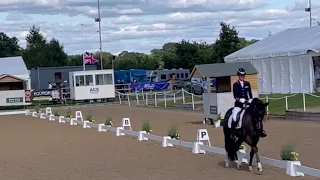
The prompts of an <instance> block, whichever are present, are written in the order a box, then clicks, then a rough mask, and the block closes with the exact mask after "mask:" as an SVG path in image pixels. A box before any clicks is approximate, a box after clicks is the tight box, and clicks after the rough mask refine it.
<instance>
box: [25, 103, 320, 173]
mask: <svg viewBox="0 0 320 180" xmlns="http://www.w3.org/2000/svg"><path fill="white" fill-rule="evenodd" d="M79 114H81V118H80V119H79ZM26 115H32V116H33V117H39V118H40V119H49V121H58V122H59V123H65V124H69V125H80V126H82V127H83V128H96V129H98V131H99V132H109V131H110V132H113V133H115V134H116V136H123V135H129V136H134V137H136V138H137V139H138V140H139V141H146V140H154V141H157V142H160V143H161V145H162V147H173V146H181V147H184V148H187V149H191V150H192V153H194V154H203V153H205V152H211V153H216V154H221V155H225V150H224V149H223V148H219V147H214V146H211V145H210V144H209V145H204V144H203V143H202V142H200V141H196V142H188V141H182V140H176V139H171V138H170V137H168V136H157V135H153V134H148V133H146V132H145V131H132V129H131V123H129V124H130V129H129V130H126V129H125V125H124V123H123V122H124V121H122V127H108V126H106V125H104V124H95V123H92V122H89V121H83V118H82V113H81V111H77V112H76V113H75V117H76V118H65V117H63V116H59V117H58V116H53V115H52V110H51V108H46V113H37V112H30V111H26ZM124 119H125V118H124ZM197 139H198V138H197ZM239 155H240V159H242V158H243V159H247V157H249V154H248V153H241V152H239ZM260 159H261V162H262V163H263V164H267V165H270V166H274V167H278V168H281V169H285V170H286V174H288V175H290V176H304V174H307V175H310V176H315V177H320V170H319V169H315V168H311V167H307V166H302V165H301V164H300V162H299V161H282V160H276V159H271V158H267V157H260Z"/></svg>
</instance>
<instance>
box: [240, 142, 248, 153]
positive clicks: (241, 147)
mask: <svg viewBox="0 0 320 180" xmlns="http://www.w3.org/2000/svg"><path fill="white" fill-rule="evenodd" d="M246 150H247V147H246V146H245V145H244V144H241V145H240V147H239V152H242V153H246Z"/></svg>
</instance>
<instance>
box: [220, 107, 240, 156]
mask: <svg viewBox="0 0 320 180" xmlns="http://www.w3.org/2000/svg"><path fill="white" fill-rule="evenodd" d="M232 109H233V108H230V109H229V110H228V111H227V112H226V114H225V116H224V119H223V133H224V145H225V150H226V152H227V155H228V157H229V159H230V160H231V161H234V160H235V158H236V156H237V150H235V149H236V147H235V143H234V142H233V140H232V139H231V138H230V128H229V126H228V121H229V118H230V116H231V115H232Z"/></svg>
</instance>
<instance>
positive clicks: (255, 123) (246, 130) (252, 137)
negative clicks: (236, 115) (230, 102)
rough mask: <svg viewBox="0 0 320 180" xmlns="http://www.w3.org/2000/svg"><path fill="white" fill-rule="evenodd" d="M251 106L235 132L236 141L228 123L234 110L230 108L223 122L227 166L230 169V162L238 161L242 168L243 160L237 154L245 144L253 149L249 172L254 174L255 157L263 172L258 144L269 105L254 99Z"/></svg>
mask: <svg viewBox="0 0 320 180" xmlns="http://www.w3.org/2000/svg"><path fill="white" fill-rule="evenodd" d="M248 105H249V106H248V107H247V109H246V110H245V113H244V115H243V120H242V126H241V128H239V129H236V130H235V135H236V137H237V138H236V139H232V138H231V137H230V133H231V132H230V128H229V127H228V121H229V118H230V116H231V114H232V109H233V108H230V109H229V110H228V111H227V113H226V114H225V117H224V121H223V132H224V140H225V150H226V159H225V166H226V167H229V161H230V160H231V161H236V162H237V168H238V169H240V168H241V163H242V162H241V159H238V155H237V152H238V150H239V148H240V145H241V144H242V143H243V142H245V143H246V144H248V145H249V146H250V147H251V151H250V160H249V170H250V171H251V172H252V171H253V168H252V160H253V156H254V155H256V159H257V167H258V170H259V171H262V165H261V162H260V157H259V154H258V147H257V144H258V142H259V140H260V132H261V131H259V129H260V128H262V120H263V117H264V115H265V112H266V107H267V106H268V105H269V103H263V102H262V101H261V100H260V99H258V98H254V99H252V101H251V103H249V104H248Z"/></svg>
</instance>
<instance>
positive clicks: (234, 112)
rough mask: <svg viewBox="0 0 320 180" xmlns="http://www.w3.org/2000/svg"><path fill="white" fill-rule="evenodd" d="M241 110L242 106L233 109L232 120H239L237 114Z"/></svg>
mask: <svg viewBox="0 0 320 180" xmlns="http://www.w3.org/2000/svg"><path fill="white" fill-rule="evenodd" d="M240 111H241V108H239V107H234V108H233V109H232V120H233V121H234V122H235V121H237V114H238V113H239V112H240Z"/></svg>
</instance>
